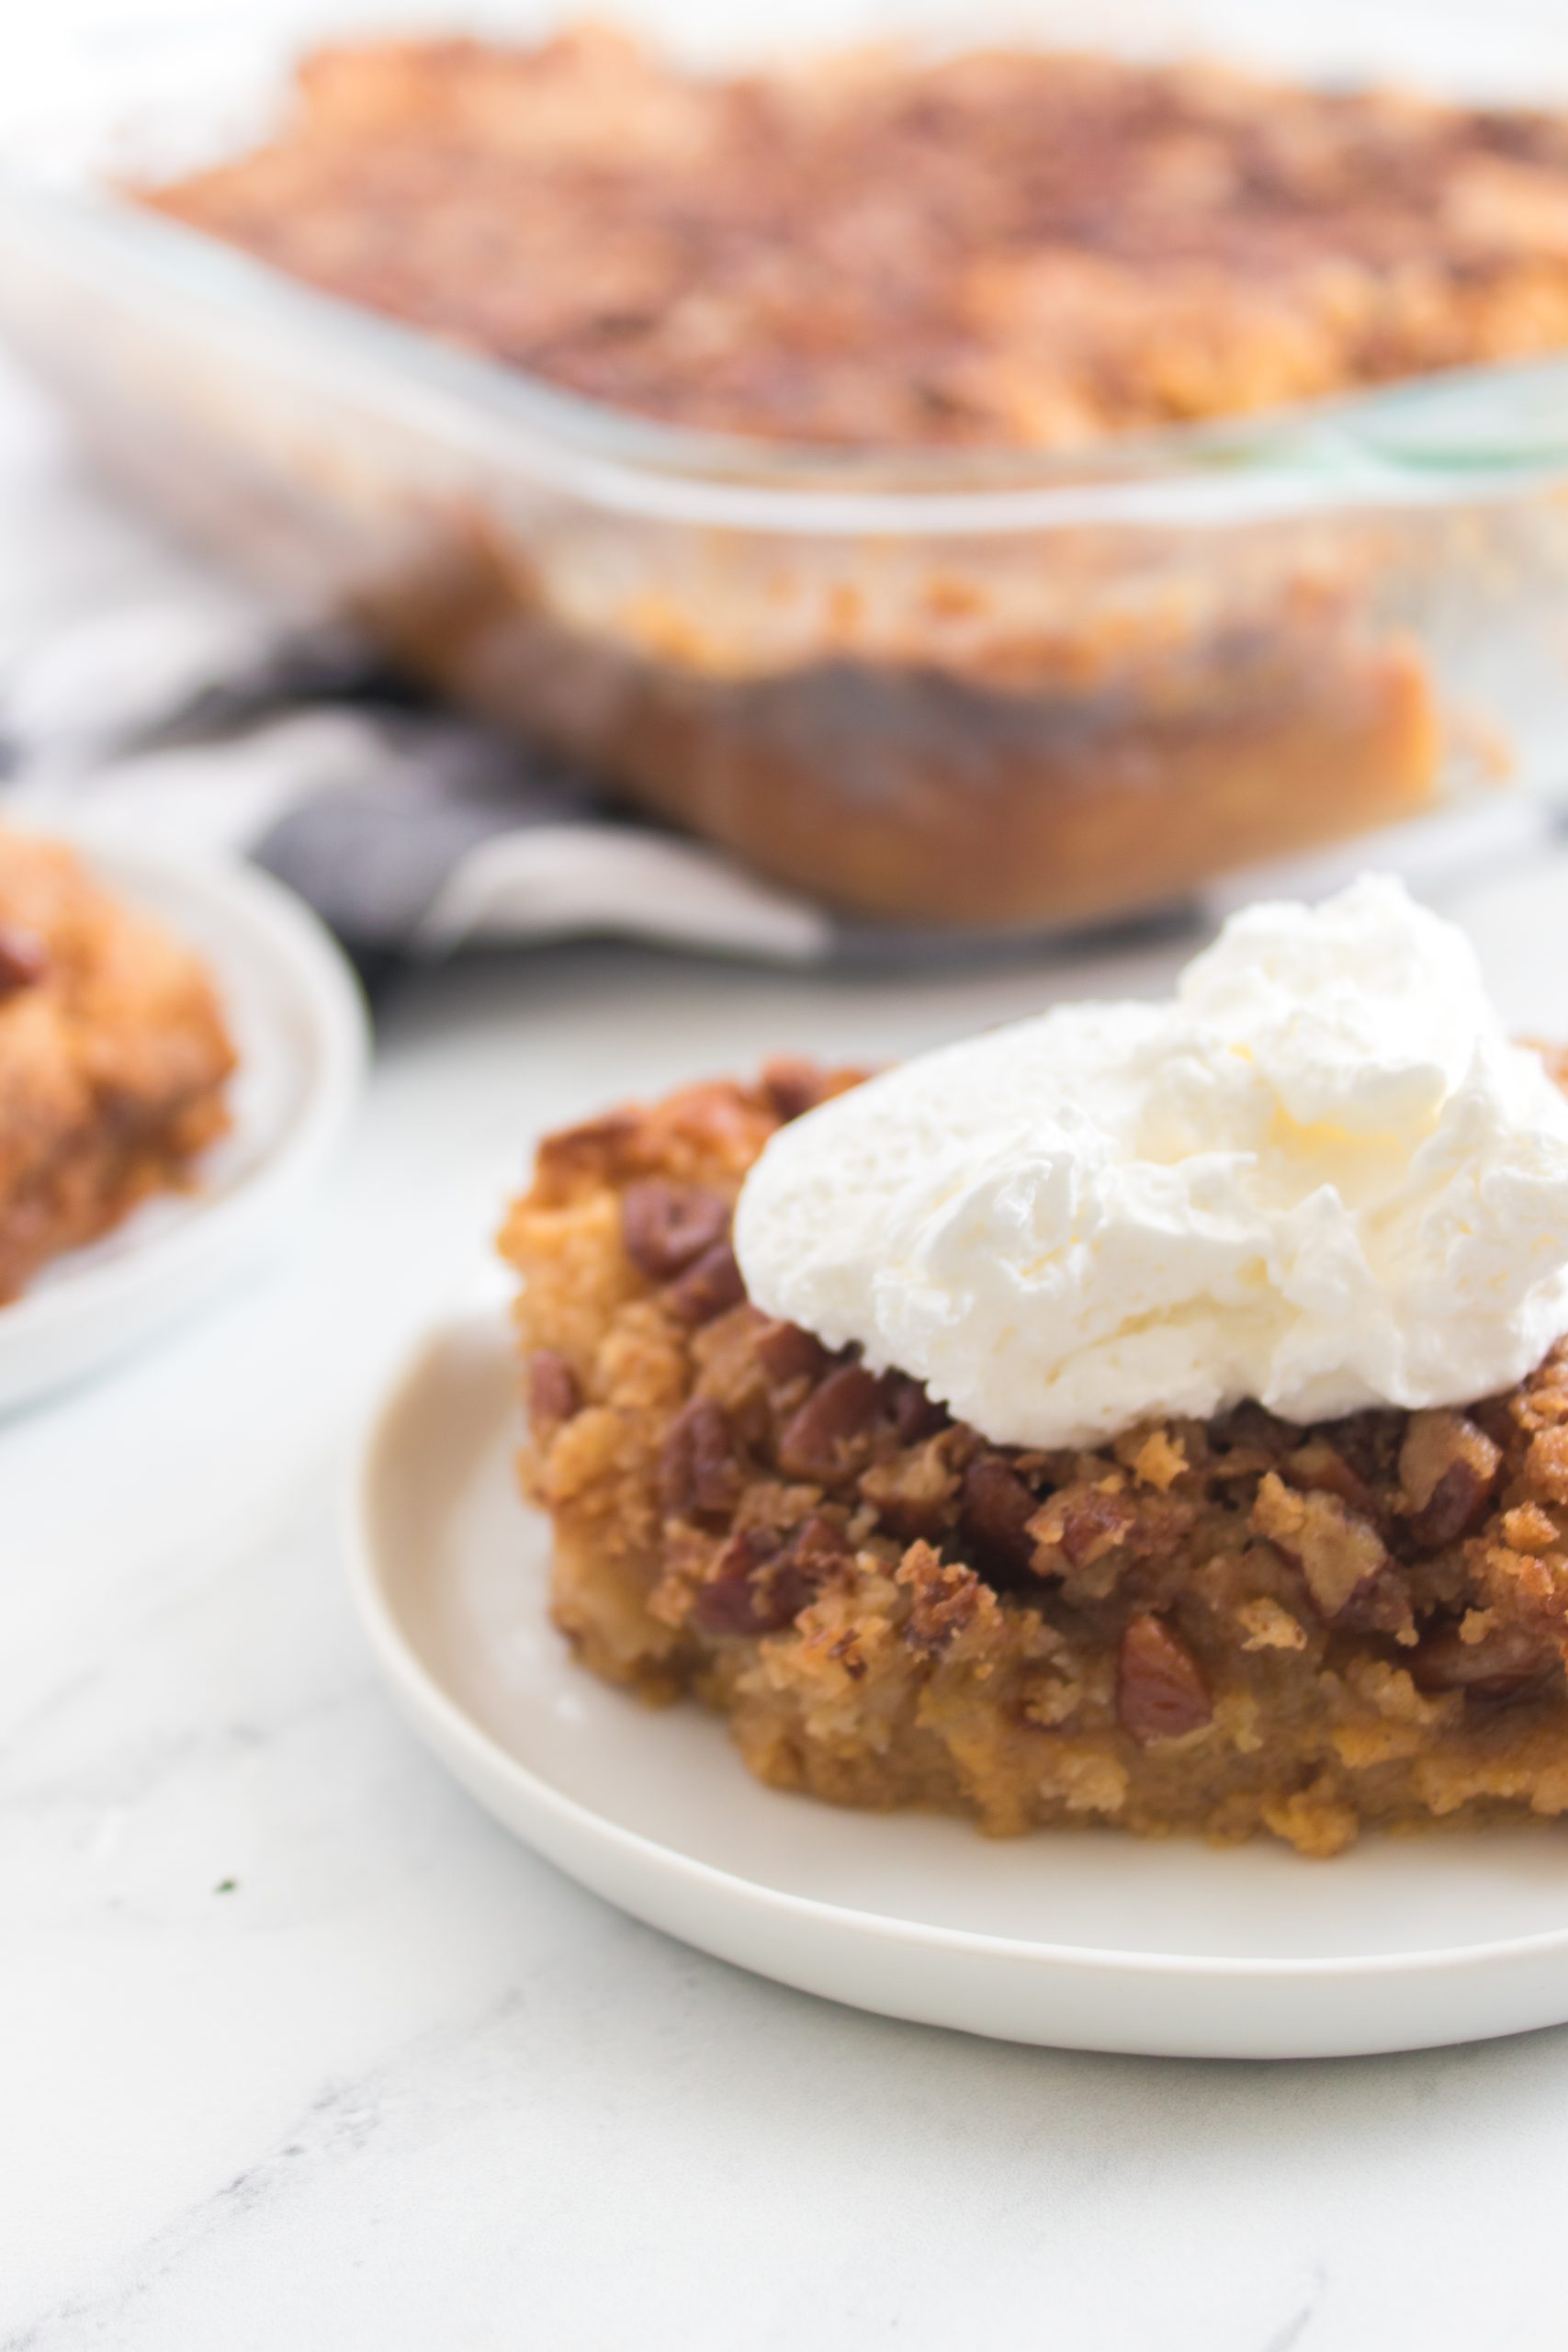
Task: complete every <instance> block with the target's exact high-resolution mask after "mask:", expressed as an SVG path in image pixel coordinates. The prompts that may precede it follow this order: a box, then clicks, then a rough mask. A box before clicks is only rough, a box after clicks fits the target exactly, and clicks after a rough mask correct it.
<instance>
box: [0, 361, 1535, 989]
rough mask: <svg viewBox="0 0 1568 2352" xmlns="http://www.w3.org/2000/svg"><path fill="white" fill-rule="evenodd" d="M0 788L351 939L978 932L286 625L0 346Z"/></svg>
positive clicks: (20, 814) (1294, 884)
mask: <svg viewBox="0 0 1568 2352" xmlns="http://www.w3.org/2000/svg"><path fill="white" fill-rule="evenodd" d="M0 813H6V814H9V815H12V816H14V817H16V818H17V819H20V820H25V821H28V822H30V823H34V824H37V825H38V826H39V827H40V828H47V827H48V826H49V825H50V824H51V823H54V824H59V825H61V826H62V828H66V829H69V830H71V831H83V830H84V829H85V830H87V831H90V832H92V833H95V834H96V835H98V836H100V837H103V836H107V837H109V838H119V839H122V840H125V839H128V840H130V841H132V842H136V843H138V844H140V845H142V846H153V847H166V848H168V849H170V850H171V851H175V852H193V853H207V854H211V853H220V854H235V855H243V856H247V857H251V858H254V859H255V860H257V861H258V862H259V863H261V864H263V865H265V866H267V867H268V868H269V869H270V870H271V871H272V872H273V873H274V874H276V875H277V876H279V877H280V878H281V879H283V880H284V881H286V882H288V883H289V884H290V885H291V886H292V887H293V888H295V889H296V890H297V891H299V894H300V895H301V896H302V897H303V898H305V899H307V900H308V901H309V902H310V904H311V905H312V906H313V907H314V908H315V909H316V910H317V911H318V913H320V914H321V916H322V918H323V919H324V920H325V922H327V923H328V924H329V925H330V926H331V927H332V929H333V930H334V931H335V932H336V933H338V935H339V936H340V938H342V939H343V940H344V942H345V944H347V945H349V946H350V947H351V948H352V949H354V950H355V952H356V953H359V954H360V955H362V956H378V955H387V954H391V955H410V956H429V955H439V954H443V953H446V952H447V951H449V950H451V949H453V948H456V947H458V946H461V945H465V944H499V943H515V944H526V943H529V942H540V941H545V940H551V939H559V938H563V937H571V936H589V935H618V936H626V937H634V938H642V939H647V940H654V941H659V942H662V943H665V944H671V945H680V946H682V947H686V948H689V949H695V950H702V951H706V952H710V953H715V954H725V955H732V956H733V955H740V956H750V957H754V958H760V959H765V960H768V961H772V962H781V963H790V964H804V965H810V964H818V963H830V962H839V963H843V962H853V963H865V962H873V963H888V962H893V961H906V960H909V959H917V960H921V961H928V960H931V959H933V958H935V957H938V956H942V957H951V956H955V955H959V956H963V955H974V954H976V953H979V952H984V951H985V949H986V948H987V945H989V946H990V948H991V950H992V952H994V943H986V942H983V941H979V940H973V939H971V940H962V939H953V938H952V937H949V936H942V937H940V938H939V937H936V936H933V935H932V934H931V933H919V932H915V931H907V930H902V929H897V928H894V927H888V926H883V925H877V924H873V923H855V922H847V921H844V920H842V919H840V918H838V917H835V916H832V915H829V914H828V913H825V912H824V911H823V910H821V909H820V908H818V907H815V906H813V905H811V904H809V903H807V901H805V900H803V899H798V898H795V897H793V896H791V895H790V894H788V893H787V892H784V891H782V890H778V889H775V888H772V887H771V886H769V885H767V884H765V883H762V882H761V881H759V880H757V879H756V878H754V877H753V876H750V875H748V874H747V873H745V872H744V871H743V870H742V869H741V868H739V866H737V865H735V864H734V863H733V862H732V861H731V860H729V859H728V858H727V857H725V856H723V855H722V854H719V853H718V852H716V851H713V850H710V849H707V848H705V847H704V846H703V845H701V844H700V843H697V842H691V841H689V840H686V839H684V838H682V837H681V836H679V835H677V834H675V833H672V832H671V831H664V830H662V829H660V828H659V827H658V826H656V825H654V824H652V823H650V822H649V821H647V820H638V819H637V818H634V817H630V816H627V815H626V814H625V813H624V812H623V811H621V810H619V809H616V808H615V806H614V805H613V804H612V802H611V801H610V799H609V798H608V797H607V796H606V795H605V794H604V792H603V791H602V790H600V789H598V788H597V787H596V786H594V785H593V783H592V780H591V779H588V778H585V777H583V776H581V775H571V774H570V773H568V772H567V771H566V770H565V769H563V768H562V767H561V766H559V765H558V763H555V762H553V761H552V760H551V759H550V758H548V756H547V755H546V754H544V753H542V752H531V751H529V750H528V749H527V748H526V747H525V746H524V745H521V744H519V743H517V742H516V741H512V740H510V739H508V738H505V737H503V736H502V735H501V734H499V733H498V732H496V731H494V730H492V729H488V728H486V727H484V726H482V725H480V724H479V723H478V722H476V721H474V720H471V719H468V718H464V717H462V716H460V715H458V714H457V713H454V712H452V711H449V710H446V709H444V708H441V707H437V706H435V705H434V704H432V703H431V702H429V701H428V700H426V699H423V698H422V697H420V696H419V695H416V694H415V693H413V692H412V691H411V690H409V689H408V688H406V687H405V686H403V685H401V684H400V683H399V682H398V681H396V680H395V679H393V678H392V677H390V676H389V674H388V673H386V672H385V671H384V670H383V668H382V667H381V666H380V665H379V663H378V662H377V660H376V659H375V657H374V656H373V655H372V654H371V653H370V652H369V651H368V650H367V649H366V648H364V647H363V646H360V645H358V644H356V643H355V642H354V641H353V640H352V639H350V638H349V637H348V636H347V635H346V634H345V633H342V632H339V631H337V630H335V629H333V628H317V629H313V630H301V628H299V624H298V622H296V621H292V620H289V619H287V618H286V617H285V616H282V615H281V614H279V613H278V612H276V610H274V609H271V608H269V607H268V605H266V604H265V602H263V601H262V600H261V599H259V598H258V597H256V596H255V595H254V594H251V593H249V592H247V591H245V590H244V589H242V588H241V587H239V586H237V585H236V584H235V583H234V582H231V581H230V580H229V579H227V578H226V577H225V576H224V575H223V574H221V573H220V572H219V571H215V570H213V569H210V568H209V567H207V566H205V565H203V564H202V563H201V562H199V561H198V560H197V559H196V558H195V557H193V556H190V555H188V554H186V552H184V551H183V550H181V549H180V548H176V547H175V546H173V545H172V544H171V543H169V542H168V541H167V540H165V539H164V538H161V537H159V536H158V535H157V534H156V533H155V532H154V531H152V530H151V529H150V528H148V527H147V526H143V525H142V524H141V523H140V522H139V521H138V520H137V519H136V518H135V517H134V516H132V515H130V514H129V513H127V512H126V511H125V510H123V509H122V508H120V507H119V506H118V505H117V504H116V503H114V502H113V501H112V500H111V499H109V498H108V497H107V495H106V494H104V493H103V492H100V491H99V490H98V489H96V486H95V485H94V484H93V483H92V481H90V480H89V479H88V477H87V476H86V475H85V472H84V471H83V470H82V469H81V468H80V467H79V466H78V464H77V462H76V460H75V458H74V457H73V453H72V450H71V448H70V446H69V443H68V441H67V440H66V438H65V436H64V434H63V432H62V428H61V426H60V424H59V423H58V422H57V420H55V419H54V418H53V417H52V415H51V413H49V412H48V411H47V410H46V409H45V408H44V407H43V405H42V404H41V403H40V402H39V401H37V400H36V399H35V398H34V397H33V396H32V394H31V393H30V392H29V391H28V390H26V389H25V388H24V387H23V386H21V385H20V384H19V383H18V382H17V379H15V378H14V377H12V376H11V375H9V374H8V373H6V372H5V370H4V368H3V367H0ZM1550 823H1551V814H1550V812H1548V811H1546V810H1545V809H1541V808H1540V807H1539V806H1535V805H1526V804H1523V803H1521V802H1518V801H1515V802H1512V803H1507V802H1504V801H1499V802H1498V803H1497V804H1496V805H1495V807H1494V808H1492V809H1486V810H1482V811H1473V810H1472V811H1471V812H1468V813H1466V814H1464V815H1458V814H1456V815H1453V816H1450V817H1448V818H1444V819H1438V820H1427V822H1426V823H1424V824H1422V825H1420V826H1412V827H1405V828H1402V829H1401V831H1400V832H1399V834H1397V835H1390V836H1384V837H1382V841H1381V842H1379V843H1377V844H1376V845H1375V847H1374V846H1372V845H1367V844H1363V845H1359V846H1358V845H1356V844H1351V845H1349V847H1348V849H1346V850H1345V851H1343V852H1336V853H1334V854H1331V855H1328V856H1325V857H1321V858H1317V859H1314V860H1308V861H1297V862H1293V863H1292V865H1291V866H1290V867H1288V868H1280V869H1277V870H1275V871H1273V872H1271V873H1269V875H1267V876H1258V875H1257V874H1254V875H1250V876H1246V877H1243V878H1242V879H1241V880H1240V881H1237V882H1235V883H1227V884H1226V885H1224V886H1222V887H1218V888H1215V889H1214V890H1213V892H1212V893H1210V894H1208V895H1207V897H1206V899H1205V902H1204V904H1203V905H1202V907H1201V908H1189V909H1187V910H1174V911H1175V912H1176V913H1177V915H1178V916H1180V915H1182V914H1183V913H1184V914H1185V915H1186V916H1187V918H1188V919H1194V918H1198V917H1201V918H1204V919H1211V920H1212V918H1213V916H1214V915H1215V914H1216V913H1218V912H1221V911H1223V910H1224V908H1225V907H1226V906H1227V905H1229V904H1231V903H1235V901H1236V900H1237V899H1240V898H1243V897H1248V896H1253V895H1256V894H1257V892H1258V889H1259V888H1268V889H1269V890H1278V889H1286V890H1292V891H1300V892H1302V893H1303V894H1305V895H1309V896H1310V895H1315V894H1316V892H1317V891H1319V890H1320V889H1326V888H1334V887H1337V884H1338V883H1339V882H1340V881H1341V880H1342V879H1344V878H1346V876H1348V874H1350V873H1353V872H1354V871H1356V870H1357V869H1358V868H1359V866H1361V865H1365V864H1367V863H1369V862H1376V863H1380V864H1384V865H1387V864H1397V865H1400V866H1401V867H1402V868H1403V869H1404V871H1406V872H1407V873H1409V874H1410V875H1411V876H1412V878H1413V879H1414V880H1416V882H1417V883H1420V882H1422V881H1424V880H1427V879H1429V878H1430V879H1439V878H1440V877H1441V876H1442V875H1444V874H1446V873H1451V872H1453V871H1455V870H1456V869H1460V870H1466V871H1470V872H1473V870H1474V868H1475V867H1476V865H1478V864H1480V863H1485V862H1490V861H1493V860H1498V861H1505V862H1506V861H1507V860H1508V859H1510V858H1513V857H1517V856H1519V855H1521V854H1528V849H1529V843H1530V842H1532V841H1533V840H1535V839H1537V838H1539V836H1540V833H1541V832H1542V831H1544V830H1545V829H1546V828H1547V827H1548V825H1550ZM1011 944H1012V946H1013V948H1014V949H1015V950H1016V949H1017V948H1018V947H1019V946H1020V945H1024V944H1033V945H1035V946H1036V947H1038V946H1039V945H1042V944H1045V943H1044V942H1043V941H1037V942H1034V943H1021V942H1017V941H1015V942H1013V943H1011ZM1064 944H1065V943H1064Z"/></svg>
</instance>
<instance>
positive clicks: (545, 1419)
mask: <svg viewBox="0 0 1568 2352" xmlns="http://www.w3.org/2000/svg"><path fill="white" fill-rule="evenodd" d="M581 1403H582V1388H581V1384H580V1382H579V1380H578V1377H577V1374H576V1373H575V1372H573V1370H572V1368H571V1366H570V1363H568V1362H567V1360H566V1358H565V1356H563V1355H562V1354H561V1352H560V1351H559V1349H558V1348H536V1349H535V1351H534V1352H533V1354H532V1355H531V1356H530V1357H529V1359H528V1419H530V1421H532V1423H533V1425H534V1427H535V1429H536V1430H541V1431H543V1430H548V1429H553V1428H555V1426H556V1425H557V1424H558V1422H560V1421H570V1419H571V1417H572V1415H573V1414H574V1413H575V1412H577V1411H578V1410H579V1408H581Z"/></svg>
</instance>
